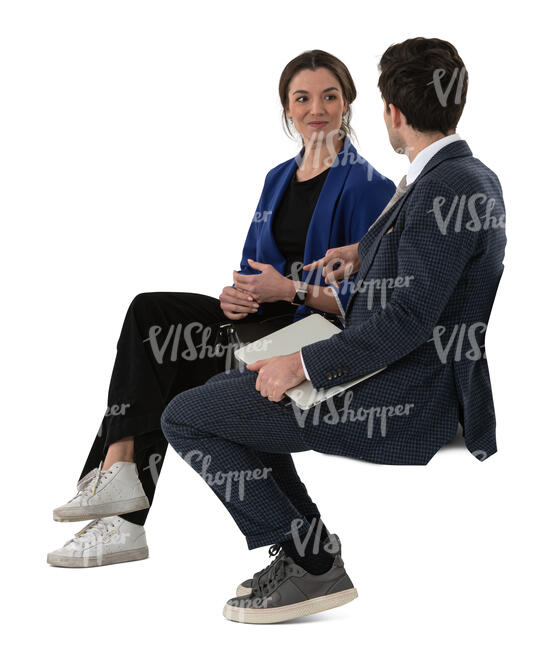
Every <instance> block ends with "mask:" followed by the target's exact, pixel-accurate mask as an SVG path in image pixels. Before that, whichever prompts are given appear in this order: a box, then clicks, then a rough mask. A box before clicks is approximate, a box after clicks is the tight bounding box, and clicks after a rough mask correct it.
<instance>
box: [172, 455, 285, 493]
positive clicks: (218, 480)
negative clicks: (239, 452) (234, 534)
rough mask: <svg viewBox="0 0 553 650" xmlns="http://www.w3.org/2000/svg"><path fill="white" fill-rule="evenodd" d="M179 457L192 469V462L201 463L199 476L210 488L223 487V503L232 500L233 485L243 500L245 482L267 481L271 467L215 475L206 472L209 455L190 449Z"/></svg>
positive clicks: (209, 461)
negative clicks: (236, 486) (235, 485)
mask: <svg viewBox="0 0 553 650" xmlns="http://www.w3.org/2000/svg"><path fill="white" fill-rule="evenodd" d="M179 455H180V456H181V457H183V458H184V460H185V461H186V462H187V463H188V464H189V465H190V466H191V467H194V462H196V463H201V467H200V470H199V474H200V475H201V476H202V478H203V479H204V481H205V482H206V483H207V484H208V485H209V486H210V487H214V486H223V485H224V486H225V496H224V498H225V501H226V502H227V503H229V502H230V501H231V500H232V488H233V485H234V484H237V485H238V499H239V500H240V501H243V500H244V494H245V489H246V487H245V486H246V481H261V480H265V479H267V477H268V476H269V472H271V471H272V468H271V467H263V469H261V468H259V467H256V468H255V469H253V470H250V469H247V470H230V471H228V472H221V471H218V472H216V473H215V474H212V473H211V472H208V468H209V466H210V465H211V455H210V454H204V452H203V451H201V450H200V449H192V450H191V451H189V452H188V453H187V454H186V455H185V456H183V455H182V453H180V452H179Z"/></svg>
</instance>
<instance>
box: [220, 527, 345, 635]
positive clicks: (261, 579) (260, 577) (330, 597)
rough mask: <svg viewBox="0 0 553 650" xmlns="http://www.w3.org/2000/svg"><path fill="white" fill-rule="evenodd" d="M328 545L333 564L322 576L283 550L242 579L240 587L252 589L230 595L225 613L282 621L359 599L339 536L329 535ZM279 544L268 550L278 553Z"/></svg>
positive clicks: (248, 619) (252, 620)
mask: <svg viewBox="0 0 553 650" xmlns="http://www.w3.org/2000/svg"><path fill="white" fill-rule="evenodd" d="M326 546H327V548H332V549H335V550H334V551H331V552H332V553H333V555H335V557H334V563H333V565H332V567H331V568H330V569H329V570H328V571H327V572H326V573H323V574H322V575H318V576H316V575H311V574H310V573H307V571H305V570H304V569H302V568H301V567H300V566H298V565H297V564H296V563H295V562H294V561H293V560H292V558H290V557H289V556H288V555H286V553H285V552H284V551H283V550H280V552H279V553H278V555H276V557H275V559H274V560H273V562H272V563H271V564H270V565H269V566H268V567H266V568H265V569H263V570H262V571H258V572H257V573H256V574H254V577H253V578H252V579H251V580H247V581H245V582H243V583H242V584H241V585H240V586H239V589H240V588H242V589H250V593H249V594H248V595H244V596H237V597H235V598H231V599H230V600H229V601H228V602H227V604H226V605H225V608H224V610H223V616H224V617H225V618H227V619H228V620H229V621H236V622H238V623H279V622H280V621H288V620H290V619H293V618H299V617H301V616H308V615H310V614H316V613H317V612H323V611H325V610H327V609H332V608H334V607H339V606H340V605H345V604H346V603H349V602H350V601H351V600H354V599H355V598H357V589H355V587H354V586H353V583H352V582H351V580H350V578H349V576H348V574H347V573H346V570H345V568H344V562H343V560H342V556H341V545H340V540H339V538H338V536H337V535H330V536H329V538H328V540H327V544H326ZM276 548H279V547H278V546H276V547H271V550H273V552H272V553H271V551H269V552H270V553H271V554H272V555H275V552H276Z"/></svg>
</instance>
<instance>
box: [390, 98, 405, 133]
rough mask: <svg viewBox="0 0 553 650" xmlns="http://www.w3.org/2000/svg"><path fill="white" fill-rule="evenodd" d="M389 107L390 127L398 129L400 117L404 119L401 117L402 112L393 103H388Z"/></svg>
mask: <svg viewBox="0 0 553 650" xmlns="http://www.w3.org/2000/svg"><path fill="white" fill-rule="evenodd" d="M388 106H389V107H390V117H391V121H392V127H393V128H394V129H399V127H400V126H401V121H402V119H405V118H404V117H403V113H402V112H401V111H400V110H399V108H398V107H397V106H394V104H388Z"/></svg>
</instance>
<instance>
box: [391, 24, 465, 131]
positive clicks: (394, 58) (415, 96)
mask: <svg viewBox="0 0 553 650" xmlns="http://www.w3.org/2000/svg"><path fill="white" fill-rule="evenodd" d="M379 68H380V78H379V79H378V87H379V88H380V92H381V93H382V97H383V98H384V101H385V102H386V110H389V109H388V104H393V105H394V106H396V107H397V108H399V110H400V111H401V112H402V113H403V114H404V115H405V119H406V120H407V124H409V125H410V126H412V127H413V128H414V129H416V130H417V131H426V132H429V131H431V132H440V133H443V134H444V135H445V134H447V133H449V132H450V131H453V130H455V128H456V127H457V123H458V122H459V119H460V117H461V114H462V112H463V108H464V107H465V101H466V99H467V87H468V73H467V70H466V68H465V64H464V63H463V60H462V59H461V57H460V56H459V53H458V52H457V50H456V49H455V47H454V46H453V45H452V44H451V43H448V42H447V41H442V40H440V39H439V38H422V37H419V38H410V39H408V40H407V41H403V43H398V44H396V45H391V46H390V47H389V48H388V49H387V50H386V51H385V52H384V54H383V55H382V58H381V59H380V65H379Z"/></svg>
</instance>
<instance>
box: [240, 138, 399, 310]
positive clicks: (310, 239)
mask: <svg viewBox="0 0 553 650" xmlns="http://www.w3.org/2000/svg"><path fill="white" fill-rule="evenodd" d="M304 151H305V148H303V149H302V150H301V151H300V152H299V153H298V154H297V156H295V157H294V158H292V159H290V160H287V161H286V162H283V163H281V164H280V165H278V166H277V167H274V168H273V169H271V170H270V171H269V173H268V174H267V176H266V177H265V184H264V185H263V191H262V192H261V197H260V199H259V203H258V205H257V208H256V211H255V214H254V217H253V220H252V223H251V226H250V229H249V231H248V235H247V237H246V242H245V244H244V249H243V252H242V261H241V263H240V272H241V273H245V274H253V273H258V271H256V270H254V269H252V268H251V267H250V266H249V265H248V258H249V259H253V260H256V261H257V262H263V263H264V264H271V265H272V266H274V267H275V269H276V270H277V271H279V273H282V274H284V270H285V266H286V260H285V258H284V256H283V255H282V253H281V252H280V250H279V249H278V247H277V244H276V242H275V238H274V236H273V230H272V226H273V215H274V214H275V211H276V208H277V206H278V204H279V202H280V200H281V198H282V196H283V194H284V191H285V190H286V187H287V186H288V183H289V182H290V180H291V179H292V176H293V175H294V174H295V172H296V169H297V168H298V166H299V165H300V164H301V160H302V157H303V154H304ZM394 191H395V185H394V183H392V181H390V180H389V179H388V178H386V177H385V176H382V174H380V173H379V172H377V171H376V170H375V169H374V167H372V166H371V165H370V164H369V163H368V162H367V161H366V160H365V159H364V158H363V157H362V156H360V155H359V154H358V153H357V150H356V149H355V147H354V146H353V144H352V143H351V140H350V139H349V138H348V137H346V138H345V140H344V142H343V145H342V148H341V149H340V151H339V153H338V154H337V156H336V158H335V159H334V162H333V164H332V166H331V168H330V171H329V172H328V175H327V177H326V179H325V182H324V185H323V187H322V190H321V193H320V195H319V199H318V201H317V204H316V205H315V210H314V212H313V216H312V217H311V222H310V225H309V229H308V231H307V239H306V241H305V251H304V259H303V262H304V264H309V263H310V262H313V261H314V260H317V259H319V258H321V257H324V255H325V253H326V251H327V250H328V249H329V248H336V247H338V246H345V245H347V244H353V243H354V242H358V241H359V240H360V239H361V238H362V237H363V235H364V234H365V233H366V232H367V230H368V229H369V227H370V226H371V224H372V223H373V222H374V221H375V219H376V218H377V217H378V216H379V215H380V213H381V212H382V210H383V209H384V207H385V206H386V204H387V203H388V201H389V200H390V198H391V196H392V195H393V193H394ZM302 280H303V281H304V282H308V283H309V284H319V285H324V284H325V282H324V278H323V277H322V275H321V273H320V271H318V270H317V271H313V272H311V273H310V272H308V271H302ZM353 285H354V278H352V279H350V281H349V282H344V283H342V284H341V286H340V289H339V290H338V289H337V288H334V289H335V292H336V294H337V297H338V305H339V307H340V311H341V315H342V317H344V315H345V311H346V306H347V303H348V300H349V297H350V293H351V289H352V288H353ZM262 309H263V307H262V306H261V307H260V312H259V313H262ZM317 311H318V310H316V309H312V308H310V307H307V306H306V305H302V306H300V307H298V309H297V310H296V315H295V320H297V319H299V318H303V317H304V316H308V315H309V314H312V313H316V312H317Z"/></svg>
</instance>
